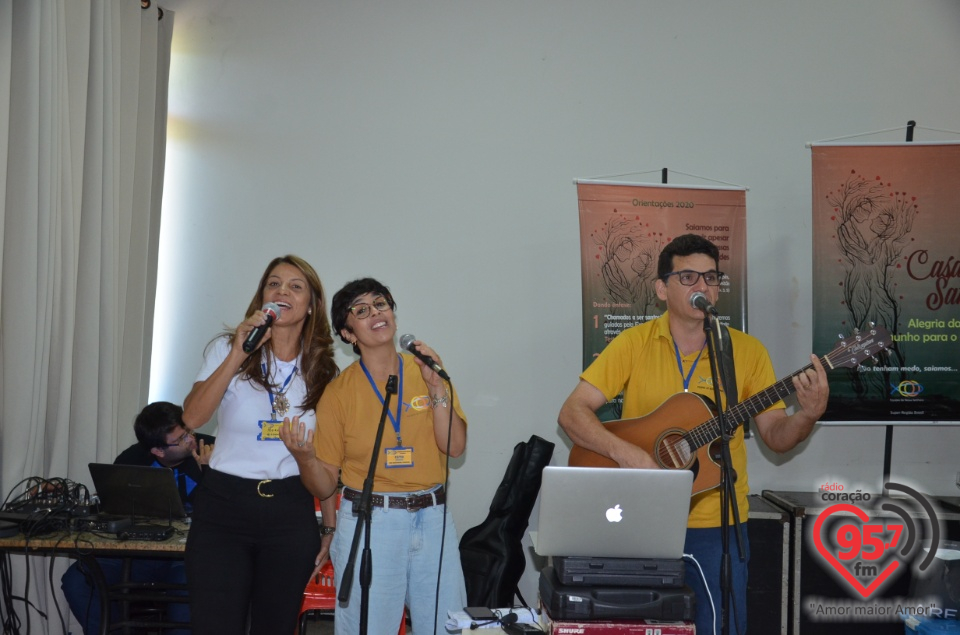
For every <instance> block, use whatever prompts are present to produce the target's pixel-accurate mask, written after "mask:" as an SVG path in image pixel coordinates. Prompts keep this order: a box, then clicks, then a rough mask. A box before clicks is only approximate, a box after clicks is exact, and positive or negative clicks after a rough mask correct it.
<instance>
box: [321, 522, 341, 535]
mask: <svg viewBox="0 0 960 635" xmlns="http://www.w3.org/2000/svg"><path fill="white" fill-rule="evenodd" d="M336 530H337V528H336V527H328V526H326V525H322V526H321V527H320V535H321V536H329V535H330V534H332V533H333V532H335V531H336Z"/></svg>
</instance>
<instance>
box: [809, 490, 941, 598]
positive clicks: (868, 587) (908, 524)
mask: <svg viewBox="0 0 960 635" xmlns="http://www.w3.org/2000/svg"><path fill="white" fill-rule="evenodd" d="M883 487H884V489H885V490H887V491H888V495H887V496H884V497H882V498H881V499H880V500H879V501H876V500H872V497H871V495H870V494H868V493H862V492H860V490H857V491H856V492H852V493H849V492H845V491H844V487H843V485H841V484H838V483H832V484H827V485H823V486H821V487H820V494H821V497H822V498H823V500H825V501H828V502H832V501H837V502H836V503H835V504H832V505H830V506H829V507H827V508H826V509H824V510H823V512H821V513H820V514H819V515H818V516H817V519H816V522H814V523H813V528H812V530H811V532H810V534H809V536H808V538H809V540H810V542H811V543H812V545H813V547H814V551H815V552H816V554H817V555H818V556H819V557H820V558H821V559H822V561H823V563H824V564H825V565H826V568H827V569H828V570H830V571H832V572H833V573H834V574H835V576H836V577H837V579H838V580H839V583H840V584H841V586H846V587H847V588H848V589H849V590H850V591H851V592H852V593H854V594H856V595H858V596H860V597H861V598H863V599H864V600H868V599H870V598H871V597H873V596H874V595H876V594H877V593H878V592H879V591H881V590H882V589H883V588H884V587H885V586H886V585H887V584H888V583H889V582H891V581H892V580H894V579H895V578H896V577H897V576H899V575H900V574H901V573H903V572H904V571H905V570H907V569H908V568H909V567H910V566H911V565H912V564H916V565H917V571H918V573H922V572H923V571H926V569H927V568H928V567H929V566H930V565H931V563H932V562H933V560H934V559H935V557H936V554H937V548H938V546H939V543H940V522H939V519H938V518H937V513H936V510H935V508H934V506H933V504H932V503H931V502H930V500H929V499H927V497H926V496H924V495H922V494H920V493H919V492H917V491H916V490H915V489H913V488H912V487H908V486H907V485H903V484H900V483H893V482H888V483H885V484H884V486H883ZM894 496H895V497H896V498H894ZM878 504H879V507H878V506H877V505H878Z"/></svg>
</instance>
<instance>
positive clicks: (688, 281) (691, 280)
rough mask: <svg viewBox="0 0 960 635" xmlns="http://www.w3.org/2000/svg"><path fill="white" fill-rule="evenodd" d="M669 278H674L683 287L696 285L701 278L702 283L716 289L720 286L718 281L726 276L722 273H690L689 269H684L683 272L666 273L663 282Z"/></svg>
mask: <svg viewBox="0 0 960 635" xmlns="http://www.w3.org/2000/svg"><path fill="white" fill-rule="evenodd" d="M670 276H676V277H677V280H679V281H680V284H682V285H683V286H685V287H692V286H693V285H695V284H697V280H699V279H700V277H701V276H702V277H703V281H704V282H706V283H707V285H709V286H711V287H716V286H718V285H719V284H720V281H721V280H723V279H724V278H725V277H726V275H725V274H724V273H723V272H722V271H703V272H700V271H691V270H690V269H684V270H683V271H673V272H671V273H668V274H667V275H665V276H664V277H663V281H664V282H666V281H667V278H669V277H670Z"/></svg>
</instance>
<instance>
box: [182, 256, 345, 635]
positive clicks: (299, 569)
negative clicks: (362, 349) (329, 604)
mask: <svg viewBox="0 0 960 635" xmlns="http://www.w3.org/2000/svg"><path fill="white" fill-rule="evenodd" d="M268 303H273V304H275V305H276V307H271V308H272V310H273V311H275V312H276V313H277V315H276V317H275V319H273V321H272V323H268V321H267V314H265V313H264V311H263V310H262V309H261V307H265V305H266V304H268ZM264 325H267V326H268V327H269V328H267V329H266V331H265V333H264V335H263V336H262V339H260V341H259V343H258V346H257V347H256V348H255V349H254V350H253V351H252V352H250V353H247V352H245V351H244V350H243V348H244V346H243V344H244V342H245V341H246V340H247V339H248V338H249V337H250V334H251V333H252V332H253V331H254V330H255V329H257V328H258V327H261V328H262V327H263V326H264ZM337 373H338V369H337V366H336V363H335V362H334V360H333V338H332V336H331V331H330V324H329V321H328V320H327V317H326V298H325V295H324V291H323V286H322V284H321V283H320V279H319V277H318V276H317V274H316V272H315V271H314V269H313V267H311V266H310V265H309V263H307V262H306V261H304V260H303V259H301V258H298V257H296V256H291V255H288V256H283V257H281V258H275V259H274V260H273V261H271V262H270V264H269V265H268V266H267V268H266V270H265V271H264V273H263V276H262V277H261V279H260V284H259V286H258V287H257V292H256V293H255V294H254V296H253V299H252V300H251V302H250V305H249V307H248V308H247V312H246V316H245V318H244V320H243V321H242V322H241V323H240V325H239V326H238V327H237V328H236V329H235V330H234V331H232V332H227V333H224V334H223V335H222V336H220V337H218V338H216V339H215V340H214V341H213V342H211V344H210V345H209V346H208V347H207V350H206V351H205V355H204V361H203V365H202V367H201V368H200V372H199V373H198V374H197V379H196V382H195V383H194V385H193V389H192V390H191V391H190V394H189V395H188V396H187V398H186V400H185V401H184V409H183V421H184V423H185V424H186V425H187V426H188V427H189V428H190V429H196V428H199V427H200V426H202V425H204V424H205V423H207V421H209V420H210V418H211V417H212V416H213V414H214V412H217V414H218V417H217V418H218V421H219V426H218V429H217V445H216V447H215V449H214V452H213V456H211V458H210V469H209V471H208V472H207V473H206V475H205V476H204V480H203V482H202V483H201V485H200V486H198V490H197V493H196V495H195V498H194V504H193V506H194V511H193V522H192V525H191V528H190V532H189V536H188V538H187V549H186V563H187V582H188V588H189V592H190V605H191V625H192V629H193V633H194V635H208V634H209V635H221V634H222V633H243V632H246V630H245V629H246V626H247V623H248V615H249V624H250V631H249V632H250V633H251V635H274V634H275V633H292V632H294V630H295V628H296V624H297V617H298V613H299V608H300V602H301V599H302V597H303V590H304V587H305V586H306V583H307V580H308V579H309V578H310V575H311V572H313V571H315V570H317V569H318V568H319V567H320V565H321V564H323V562H324V561H325V560H326V557H327V552H328V550H329V546H330V539H331V538H332V535H331V534H326V535H324V536H323V539H322V541H321V536H320V532H319V531H318V528H317V522H316V515H315V513H314V502H313V496H312V495H311V494H310V493H309V492H308V491H307V489H306V488H305V487H304V486H303V484H302V483H301V481H300V473H299V469H298V468H297V462H296V461H295V460H294V458H293V457H292V456H291V455H290V453H289V452H288V451H287V449H286V447H285V446H284V444H283V442H282V441H281V440H280V437H279V434H278V432H279V429H280V427H281V426H282V425H283V423H284V422H288V423H289V422H291V421H292V422H297V423H302V424H304V425H305V426H306V427H307V428H308V429H311V430H312V429H314V427H315V424H316V417H315V414H314V406H315V405H316V403H317V401H318V400H319V399H320V395H321V394H323V390H324V389H325V388H326V386H327V384H328V383H329V382H330V381H331V380H332V379H333V378H334V377H336V376H337ZM322 507H323V511H324V512H326V513H325V514H324V517H325V518H333V517H334V514H335V512H334V505H333V500H332V499H330V500H328V501H324V502H323V503H322Z"/></svg>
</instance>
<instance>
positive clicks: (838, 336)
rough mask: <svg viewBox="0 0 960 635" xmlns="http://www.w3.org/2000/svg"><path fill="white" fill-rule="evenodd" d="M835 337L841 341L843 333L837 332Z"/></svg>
mask: <svg viewBox="0 0 960 635" xmlns="http://www.w3.org/2000/svg"><path fill="white" fill-rule="evenodd" d="M837 339H838V340H840V341H843V333H838V334H837Z"/></svg>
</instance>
